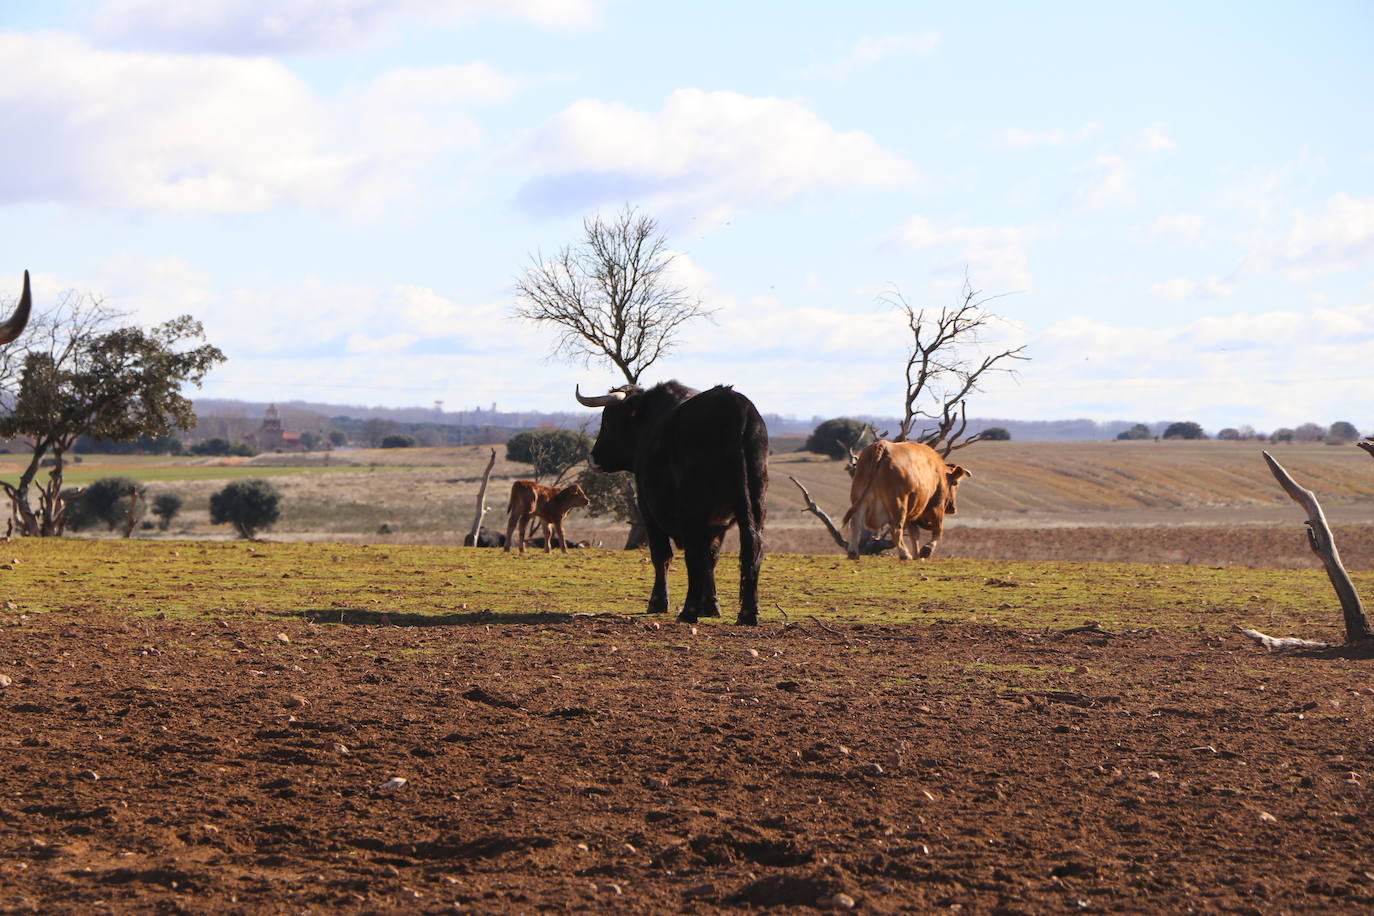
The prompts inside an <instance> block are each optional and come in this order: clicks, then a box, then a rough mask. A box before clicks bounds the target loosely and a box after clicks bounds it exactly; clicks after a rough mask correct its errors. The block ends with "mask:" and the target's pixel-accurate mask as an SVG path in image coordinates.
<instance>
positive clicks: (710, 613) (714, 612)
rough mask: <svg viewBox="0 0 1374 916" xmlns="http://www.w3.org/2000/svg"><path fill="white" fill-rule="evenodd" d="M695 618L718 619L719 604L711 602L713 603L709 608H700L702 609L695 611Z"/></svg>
mask: <svg viewBox="0 0 1374 916" xmlns="http://www.w3.org/2000/svg"><path fill="white" fill-rule="evenodd" d="M697 616H698V617H719V616H720V605H719V604H716V603H715V602H714V601H713V602H711V606H710V607H707V608H702V609H700V610H698V611H697Z"/></svg>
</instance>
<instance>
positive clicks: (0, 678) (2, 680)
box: [0, 674, 14, 687]
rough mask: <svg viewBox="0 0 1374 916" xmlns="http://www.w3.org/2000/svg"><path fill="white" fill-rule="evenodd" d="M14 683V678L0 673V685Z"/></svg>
mask: <svg viewBox="0 0 1374 916" xmlns="http://www.w3.org/2000/svg"><path fill="white" fill-rule="evenodd" d="M13 683H14V678H12V677H10V676H9V675H8V674H0V687H9V686H10V685H11V684H13Z"/></svg>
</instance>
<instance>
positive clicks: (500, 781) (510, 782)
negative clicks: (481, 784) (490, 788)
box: [492, 773, 525, 786]
mask: <svg viewBox="0 0 1374 916" xmlns="http://www.w3.org/2000/svg"><path fill="white" fill-rule="evenodd" d="M524 781H525V777H523V776H521V775H520V774H519V773H508V774H506V775H505V776H497V777H496V778H495V779H493V780H492V783H493V784H494V785H498V786H518V785H520V783H522V782H524Z"/></svg>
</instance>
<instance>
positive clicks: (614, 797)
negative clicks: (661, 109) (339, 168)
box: [0, 542, 1374, 914]
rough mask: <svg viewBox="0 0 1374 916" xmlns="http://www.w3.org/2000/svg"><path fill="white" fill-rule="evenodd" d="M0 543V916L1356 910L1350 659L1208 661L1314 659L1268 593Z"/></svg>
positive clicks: (1363, 710)
mask: <svg viewBox="0 0 1374 916" xmlns="http://www.w3.org/2000/svg"><path fill="white" fill-rule="evenodd" d="M10 549H11V550H14V551H22V552H23V555H22V556H17V557H16V558H15V563H17V564H18V565H15V563H11V564H9V565H10V566H12V567H14V568H12V569H9V570H7V571H6V572H4V573H2V574H0V575H3V576H7V577H9V578H6V579H4V580H3V582H4V583H7V586H6V587H7V594H8V595H10V596H11V598H12V599H13V600H11V601H10V602H9V604H8V605H7V607H8V608H9V609H8V610H6V611H2V612H0V673H3V674H4V675H5V678H6V679H7V680H8V683H7V685H6V686H4V687H3V688H0V910H3V911H5V912H36V913H90V912H111V913H114V912H118V913H126V912H186V913H206V912H233V913H278V912H292V913H296V912H320V913H323V912H342V913H390V912H423V913H431V912H432V913H447V912H477V913H532V912H544V911H578V912H588V913H601V912H624V913H646V914H647V913H663V912H693V913H714V912H744V911H749V910H751V909H758V908H768V910H769V911H770V912H778V913H787V912H797V913H804V912H815V911H816V909H817V908H837V909H843V908H848V907H852V908H854V909H855V910H856V911H860V912H875V913H889V912H894V913H895V912H915V913H923V912H930V911H932V910H936V909H941V910H948V909H951V908H954V907H959V908H960V910H957V911H962V912H988V913H992V912H997V913H1050V912H1053V913H1062V912H1066V911H1070V912H1108V911H1111V912H1138V913H1157V912H1184V911H1189V910H1193V911H1202V912H1237V913H1271V912H1273V913H1277V912H1312V913H1330V912H1351V911H1356V910H1368V909H1370V908H1372V907H1374V820H1372V819H1371V799H1372V798H1374V796H1371V791H1370V789H1369V788H1368V784H1369V783H1370V782H1371V781H1374V772H1372V771H1370V769H1369V760H1370V759H1371V753H1374V674H1371V668H1370V665H1371V661H1370V660H1369V659H1367V658H1359V657H1351V656H1349V655H1347V654H1345V653H1342V652H1337V651H1326V652H1316V653H1307V654H1277V653H1276V654H1270V653H1266V652H1264V651H1263V650H1260V649H1258V648H1256V647H1254V646H1253V644H1251V643H1248V642H1245V641H1243V640H1242V639H1241V638H1240V637H1239V636H1236V635H1233V634H1232V633H1231V632H1230V630H1229V627H1230V625H1231V624H1232V623H1236V622H1242V623H1260V624H1264V623H1265V621H1268V622H1269V623H1277V624H1278V625H1279V627H1280V628H1281V629H1289V628H1292V627H1293V625H1294V624H1295V623H1297V622H1298V621H1301V619H1302V618H1303V617H1305V616H1307V617H1312V618H1314V619H1318V620H1324V621H1326V622H1327V623H1328V625H1327V626H1326V627H1324V628H1323V627H1319V626H1317V625H1314V624H1306V625H1301V624H1299V626H1298V628H1300V629H1308V630H1309V632H1310V630H1314V629H1316V630H1321V631H1322V632H1323V633H1326V634H1329V630H1330V627H1329V624H1330V623H1334V621H1335V619H1336V615H1335V612H1334V611H1332V610H1330V608H1331V606H1332V604H1333V601H1332V599H1330V598H1329V597H1328V596H1326V595H1324V594H1321V588H1320V587H1321V584H1322V583H1321V582H1320V580H1319V579H1316V578H1315V577H1312V576H1309V574H1308V573H1306V572H1304V571H1293V572H1288V573H1282V574H1279V573H1275V574H1273V576H1268V574H1261V573H1260V572H1245V571H1241V572H1240V573H1234V572H1229V571H1206V570H1187V571H1186V574H1187V576H1189V577H1191V578H1187V579H1177V578H1172V576H1173V574H1174V573H1175V572H1180V570H1176V569H1164V568H1152V567H1144V566H1141V567H1120V568H1116V567H1112V566H1110V565H1108V564H1103V565H1100V566H1094V565H1091V564H1088V565H1082V564H1080V565H1078V566H1075V567H1073V569H1072V577H1073V579H1074V582H1075V583H1077V584H1076V585H1074V586H1073V588H1075V589H1080V588H1081V589H1084V591H1074V592H1069V593H1065V592H1062V591H1060V590H1059V589H1060V586H1059V585H1058V584H1057V583H1056V582H1055V579H1054V578H1053V573H1054V570H1055V569H1056V567H1055V566H1053V565H1052V564H1043V565H1040V566H1033V565H1030V564H1026V565H1019V566H1018V565H1015V564H1008V563H999V564H997V565H995V566H994V565H992V564H984V565H981V566H980V565H978V564H977V563H975V562H974V561H945V563H944V564H940V563H931V564H926V565H924V566H917V565H916V564H907V565H904V566H903V565H899V564H897V563H895V562H883V561H873V562H869V561H865V563H863V564H860V565H858V566H853V565H846V561H843V560H837V561H833V562H832V561H831V559H830V558H825V559H824V560H819V559H808V558H800V557H773V558H770V560H769V565H768V566H767V567H766V570H769V571H770V577H769V578H766V579H765V592H766V593H767V594H770V595H771V596H772V597H774V598H777V599H779V601H778V603H779V604H780V605H781V606H782V607H785V608H790V610H791V614H790V617H784V616H783V615H782V613H781V612H780V611H778V610H777V609H776V607H775V609H774V610H772V611H770V612H769V613H768V614H767V615H766V617H767V619H766V620H765V622H764V624H763V625H762V626H760V627H758V628H757V629H741V628H736V627H733V626H730V625H728V624H721V623H713V624H706V625H702V626H700V627H696V628H692V627H688V626H685V625H682V624H677V623H674V622H672V621H671V620H666V619H652V618H648V617H645V616H643V615H639V614H637V613H635V612H634V611H633V610H631V609H629V608H627V609H626V612H625V613H619V612H615V611H614V610H607V609H606V602H607V601H609V602H611V603H612V604H615V603H617V602H622V601H623V602H625V603H627V604H628V603H633V604H638V603H639V602H640V601H641V600H642V597H641V596H640V593H641V592H642V591H644V590H645V588H646V586H645V583H643V582H642V581H641V579H642V576H643V569H642V564H639V563H638V562H637V561H635V560H634V559H633V558H631V557H625V556H623V555H618V554H617V555H614V556H611V557H599V558H589V559H578V558H573V559H571V560H564V559H561V558H558V557H553V558H548V557H543V556H542V555H540V556H534V557H527V558H525V559H523V560H522V559H520V558H511V557H504V556H502V555H499V554H493V552H490V551H471V550H468V551H460V550H459V551H455V550H449V551H441V550H438V549H434V548H430V549H427V550H415V551H413V552H408V553H405V554H403V555H387V554H382V553H380V552H378V551H376V550H375V549H374V550H369V549H366V548H339V547H314V548H308V547H288V546H285V545H283V546H277V545H272V546H271V547H262V546H261V545H259V547H258V548H257V549H256V551H255V552H250V548H248V547H246V546H239V545H224V546H221V545H208V546H196V545H192V544H186V545H183V546H182V547H181V548H180V550H179V551H177V552H171V551H169V548H168V547H167V546H166V545H157V546H148V545H144V546H140V545H117V544H115V545H111V544H103V545H102V544H100V543H93V542H86V543H85V544H82V545H79V546H74V545H63V546H49V545H42V546H41V547H40V546H34V545H30V544H24V545H17V546H11V547H10ZM183 553H184V554H186V556H182V555H181V554H183ZM479 555H480V556H479ZM378 561H384V562H383V564H382V565H381V566H377V567H366V569H365V571H364V572H361V573H360V574H362V575H365V576H366V577H368V581H366V582H365V583H363V584H359V583H358V582H356V581H352V580H349V579H347V578H346V576H345V573H344V572H342V571H343V570H346V569H350V568H354V569H358V570H362V569H363V568H364V567H365V566H366V564H367V563H376V562H378ZM177 564H183V565H177ZM726 566H727V569H726V570H723V573H724V574H723V578H725V579H728V577H729V576H728V572H729V570H728V567H729V564H726ZM386 568H389V569H390V572H389V574H386V575H383V574H382V573H381V572H379V570H381V569H386ZM189 569H194V570H195V575H194V576H187V577H185V578H183V573H185V572H186V571H187V570H189ZM483 569H485V570H487V571H488V577H487V579H486V580H485V581H488V582H490V581H496V580H495V578H494V577H496V576H498V575H509V576H513V577H518V578H520V579H523V580H525V581H526V582H527V583H528V585H527V586H526V587H527V588H528V589H529V592H528V594H526V593H525V592H523V591H521V590H520V589H519V588H512V589H510V590H509V593H507V594H504V595H502V594H499V593H498V590H497V589H495V588H494V587H491V586H484V585H483V584H482V583H483V582H484V579H483V577H482V576H481V575H479V573H480V571H481V570H483ZM1066 570H1067V567H1066ZM994 572H996V573H997V575H998V576H1002V577H1011V578H996V577H994V576H993V575H992V574H993V573H994ZM588 577H590V584H588ZM153 579H156V580H158V581H157V582H152V581H150V580H153ZM1065 581H1067V579H1066V580H1065ZM455 582H456V583H458V584H457V585H455ZM274 583H275V584H274ZM569 583H575V587H574V586H572V585H570V584H569ZM612 583H614V585H612ZM902 583H904V586H903V588H902V589H901V590H899V591H896V592H882V591H881V587H882V586H892V585H894V584H902ZM1094 583H1096V584H1095V585H1094ZM1132 583H1136V584H1137V585H1136V586H1133V585H1132ZM1360 584H1362V585H1365V586H1366V587H1367V585H1368V578H1367V577H1360ZM1309 585H1310V586H1311V588H1310V589H1309V588H1308V586H1309ZM1137 586H1138V590H1134V591H1133V590H1132V589H1136V588H1137ZM1065 587H1067V586H1065ZM483 588H487V589H489V590H488V591H486V592H484V591H483ZM827 588H828V589H831V591H829V592H826V591H825V589H827ZM1091 588H1095V589H1096V595H1091V594H1088V591H1087V590H1088V589H1091ZM230 589H237V590H234V591H226V590H230ZM570 589H572V591H570ZM1305 589H1306V590H1307V592H1310V594H1311V596H1312V597H1311V600H1310V602H1303V601H1302V599H1300V598H1299V597H1298V596H1300V595H1302V594H1305V593H1306V592H1305V591H1304V590H1305ZM845 590H848V591H849V592H851V593H852V594H853V598H851V599H849V600H845V599H844V598H843V597H836V594H837V593H841V594H842V593H843V592H844V591H845ZM937 590H943V591H937ZM816 591H820V592H821V593H820V594H814V595H813V592H816ZM925 592H929V593H930V594H931V595H932V597H931V598H930V600H931V601H932V602H933V603H932V604H930V605H929V606H926V605H924V604H922V601H923V600H925V599H923V598H922V597H921V596H922V594H923V593H925ZM578 593H584V594H585V595H586V596H587V604H586V605H584V606H587V607H588V609H589V610H591V611H592V612H593V613H589V614H575V613H570V611H575V610H577V608H578V603H577V599H576V597H575V595H576V594H578ZM606 594H609V595H610V598H609V599H608V598H606V597H605V595H606ZM937 594H938V595H939V596H940V597H938V598H937V597H935V596H936V595H937ZM961 594H962V595H964V596H965V597H964V598H962V599H960V598H959V597H958V596H959V595H961ZM1066 594H1067V595H1069V596H1070V597H1064V596H1065V595H1066ZM439 595H448V596H450V597H449V598H448V599H443V598H440V597H437V596H439ZM559 595H562V600H561V603H562V607H563V610H561V611H555V610H550V609H547V608H548V606H549V605H550V604H554V605H555V606H556V605H557V604H559V603H560V602H559V600H557V598H558V596H559ZM1073 595H1079V597H1072V596H1073ZM1132 595H1135V596H1136V597H1131V596H1132ZM217 596H218V597H217ZM627 596H633V597H627ZM78 597H80V599H81V600H77V599H78ZM459 599H461V601H462V603H457V602H458V601H459ZM501 600H504V601H505V602H506V603H505V604H499V603H498V602H499V601H501ZM469 603H471V607H469ZM1299 604H1302V605H1303V606H1297V605H1299ZM570 605H571V606H570ZM489 606H490V607H492V608H496V610H487V608H488V607H489ZM522 606H524V607H527V608H528V609H529V610H527V611H523V612H522V611H520V610H519V609H520V608H521V607H522ZM158 607H164V608H167V609H168V610H169V611H172V613H159V612H158V611H157V608H158ZM196 607H200V608H201V610H200V611H199V612H197V611H196V610H195V608H196ZM364 607H366V608H367V609H363V608H364ZM539 608H545V609H544V610H539ZM826 608H830V609H831V612H827V611H826ZM883 608H889V609H890V611H891V613H890V616H891V617H892V618H893V619H916V618H920V617H921V616H922V615H925V616H926V617H927V619H930V620H933V621H936V620H947V619H949V618H950V616H951V615H953V614H955V613H963V614H964V615H965V618H964V619H966V617H967V616H968V615H969V612H971V611H974V610H976V611H977V614H978V616H979V619H980V622H976V623H970V622H963V623H956V622H931V623H885V622H883V621H882V617H883V611H882V609H883ZM941 608H943V609H944V610H940V609H941ZM960 608H962V611H960V610H959V609H960ZM1104 608H1106V609H1109V610H1110V609H1111V608H1115V609H1116V610H1115V612H1114V616H1113V617H1107V616H1105V615H1101V614H1100V612H1101V611H1102V610H1103V609H1104ZM1090 616H1091V617H1094V618H1099V617H1100V619H1101V620H1102V623H1101V625H1100V626H1090V625H1085V624H1084V623H1083V621H1084V618H1086V617H1090ZM986 620H993V621H995V622H996V624H997V625H995V626H994V625H990V624H989V623H987V622H985V621H986ZM1018 620H1019V621H1021V622H1020V623H1018V622H1017V621H1018ZM1051 621H1058V622H1051ZM1265 628H1266V629H1269V628H1270V627H1269V626H1268V625H1266V626H1265Z"/></svg>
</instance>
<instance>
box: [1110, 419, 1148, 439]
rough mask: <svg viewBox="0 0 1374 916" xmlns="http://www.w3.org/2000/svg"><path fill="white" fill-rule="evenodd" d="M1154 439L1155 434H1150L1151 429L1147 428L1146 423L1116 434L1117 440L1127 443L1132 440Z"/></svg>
mask: <svg viewBox="0 0 1374 916" xmlns="http://www.w3.org/2000/svg"><path fill="white" fill-rule="evenodd" d="M1154 437H1155V436H1154V433H1152V432H1150V427H1148V426H1146V425H1145V424H1144V423H1137V424H1136V425H1135V426H1132V427H1131V428H1130V429H1126V430H1122V431H1121V432H1119V433H1117V434H1116V438H1118V439H1121V440H1126V441H1129V440H1132V439H1153V438H1154Z"/></svg>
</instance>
